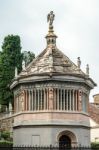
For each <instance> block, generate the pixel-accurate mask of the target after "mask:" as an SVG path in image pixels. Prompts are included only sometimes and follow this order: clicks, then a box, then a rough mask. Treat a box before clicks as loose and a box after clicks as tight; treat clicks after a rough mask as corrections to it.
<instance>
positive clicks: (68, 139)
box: [57, 130, 77, 149]
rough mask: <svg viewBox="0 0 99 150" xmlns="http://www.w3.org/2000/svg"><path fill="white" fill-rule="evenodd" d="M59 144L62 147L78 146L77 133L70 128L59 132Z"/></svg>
mask: <svg viewBox="0 0 99 150" xmlns="http://www.w3.org/2000/svg"><path fill="white" fill-rule="evenodd" d="M57 139H58V144H59V147H60V149H61V147H65V148H66V147H75V146H77V138H76V135H75V134H74V133H73V132H71V131H68V130H65V131H62V132H60V133H59V135H58V137H57Z"/></svg>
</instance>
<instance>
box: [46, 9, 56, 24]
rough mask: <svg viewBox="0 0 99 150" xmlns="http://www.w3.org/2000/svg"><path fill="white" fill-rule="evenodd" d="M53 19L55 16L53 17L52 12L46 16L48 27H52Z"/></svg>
mask: <svg viewBox="0 0 99 150" xmlns="http://www.w3.org/2000/svg"><path fill="white" fill-rule="evenodd" d="M54 18H55V15H54V13H53V11H51V12H50V13H49V14H48V15H47V22H49V26H53V21H54Z"/></svg>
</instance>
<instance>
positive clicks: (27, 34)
mask: <svg viewBox="0 0 99 150" xmlns="http://www.w3.org/2000/svg"><path fill="white" fill-rule="evenodd" d="M51 10H53V11H54V13H55V21H54V30H55V33H56V35H57V36H58V39H57V47H58V48H59V49H60V50H61V51H62V52H64V54H65V55H67V56H68V57H69V58H70V59H71V60H72V61H73V62H74V63H76V61H77V57H78V56H79V57H80V58H81V61H82V64H81V68H82V70H83V71H85V68H86V64H89V66H90V77H91V78H92V79H93V80H94V81H95V82H96V83H97V87H95V88H94V90H92V91H91V97H90V99H91V101H92V95H94V94H97V93H99V86H98V85H99V0H0V46H1V45H2V42H3V39H4V37H5V36H7V35H8V34H14V35H19V36H20V38H21V46H22V50H27V51H33V52H34V53H35V54H36V56H37V55H38V54H39V53H40V52H41V51H42V50H43V49H44V48H45V47H46V40H45V38H44V37H45V36H46V34H47V31H48V24H47V17H46V16H47V14H48V13H49V12H50V11H51Z"/></svg>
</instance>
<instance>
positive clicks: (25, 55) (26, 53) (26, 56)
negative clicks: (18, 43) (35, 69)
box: [22, 51, 35, 66]
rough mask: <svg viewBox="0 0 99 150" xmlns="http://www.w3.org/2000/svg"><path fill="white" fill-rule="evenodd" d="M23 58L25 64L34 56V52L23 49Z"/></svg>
mask: <svg viewBox="0 0 99 150" xmlns="http://www.w3.org/2000/svg"><path fill="white" fill-rule="evenodd" d="M22 54H23V60H24V61H25V64H26V66H27V65H28V64H29V63H30V62H31V61H32V60H33V59H34V58H35V54H34V53H33V52H30V51H24V52H23V53H22Z"/></svg>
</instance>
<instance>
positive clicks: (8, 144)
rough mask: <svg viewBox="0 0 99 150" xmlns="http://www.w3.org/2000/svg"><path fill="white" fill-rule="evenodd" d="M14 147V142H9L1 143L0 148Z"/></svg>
mask: <svg viewBox="0 0 99 150" xmlns="http://www.w3.org/2000/svg"><path fill="white" fill-rule="evenodd" d="M2 146H3V147H6V146H7V147H12V146H13V142H9V141H2V140H1V141H0V147H2Z"/></svg>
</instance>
